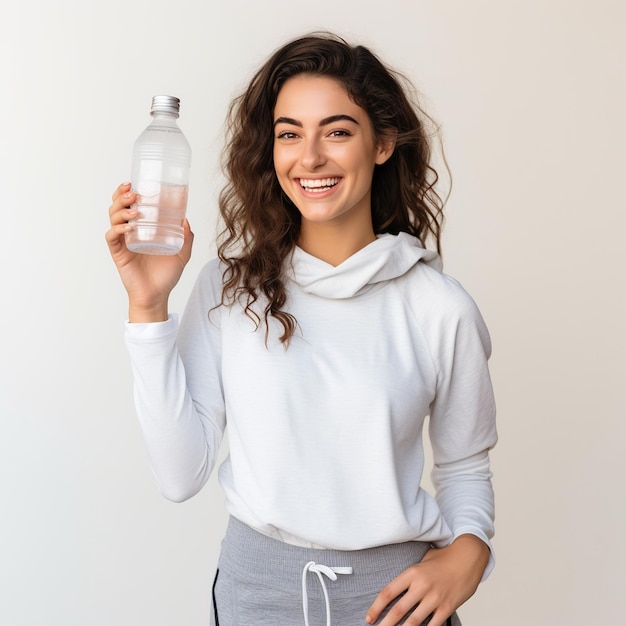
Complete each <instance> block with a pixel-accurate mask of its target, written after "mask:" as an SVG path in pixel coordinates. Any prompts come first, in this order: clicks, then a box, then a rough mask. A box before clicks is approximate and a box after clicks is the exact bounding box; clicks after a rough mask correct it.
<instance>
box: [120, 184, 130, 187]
mask: <svg viewBox="0 0 626 626" xmlns="http://www.w3.org/2000/svg"><path fill="white" fill-rule="evenodd" d="M128 185H130V183H122V187H128Z"/></svg>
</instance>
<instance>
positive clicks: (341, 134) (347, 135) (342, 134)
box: [329, 130, 350, 137]
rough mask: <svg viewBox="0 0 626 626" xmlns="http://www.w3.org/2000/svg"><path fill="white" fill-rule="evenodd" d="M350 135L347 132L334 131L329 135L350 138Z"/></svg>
mask: <svg viewBox="0 0 626 626" xmlns="http://www.w3.org/2000/svg"><path fill="white" fill-rule="evenodd" d="M349 136H350V133H349V132H348V131H347V130H333V131H331V132H330V133H329V137H349Z"/></svg>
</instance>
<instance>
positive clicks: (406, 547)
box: [218, 516, 431, 597]
mask: <svg viewBox="0 0 626 626" xmlns="http://www.w3.org/2000/svg"><path fill="white" fill-rule="evenodd" d="M430 547H431V546H430V544H428V543H425V542H421V541H408V542H405V543H398V544H390V545H385V546H379V547H374V548H366V549H364V550H331V549H317V548H303V547H301V546H295V545H292V544H288V543H284V542H282V541H279V540H277V539H273V538H271V537H268V536H266V535H263V534H262V533H260V532H258V531H256V530H254V529H252V528H250V527H249V526H248V525H247V524H244V523H243V522H241V521H239V520H238V519H236V518H234V517H232V516H231V518H230V520H229V523H228V528H227V531H226V536H225V537H224V540H223V542H222V550H221V553H220V559H219V566H218V567H219V569H220V570H222V569H224V570H228V571H229V572H230V573H231V575H232V576H234V577H236V578H239V579H240V580H241V581H242V582H245V581H246V580H248V579H254V580H255V581H257V583H258V582H261V581H263V583H262V584H263V585H265V586H267V587H274V588H279V589H282V590H284V591H289V592H293V593H299V591H300V586H301V578H302V572H303V567H305V566H306V565H307V564H308V563H310V562H313V563H315V564H318V565H321V566H325V567H327V568H351V569H352V574H351V575H349V576H342V575H339V576H338V579H337V581H336V582H333V585H332V586H333V590H334V591H335V592H336V593H338V594H340V595H341V596H344V597H346V596H352V595H359V594H364V593H369V592H371V590H372V589H381V588H382V587H384V586H385V585H386V584H387V583H389V582H390V581H391V580H392V579H393V578H395V577H396V576H397V575H398V574H399V573H400V572H402V571H404V570H405V569H407V568H408V567H410V566H411V565H415V564H416V563H419V562H420V561H421V560H422V558H423V557H424V555H425V554H426V552H427V551H428V550H429V549H430Z"/></svg>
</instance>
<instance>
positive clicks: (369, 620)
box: [365, 615, 373, 624]
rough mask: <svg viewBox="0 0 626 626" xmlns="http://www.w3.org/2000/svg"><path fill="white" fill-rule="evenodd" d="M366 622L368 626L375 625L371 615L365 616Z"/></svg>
mask: <svg viewBox="0 0 626 626" xmlns="http://www.w3.org/2000/svg"><path fill="white" fill-rule="evenodd" d="M365 621H366V622H367V623H368V624H373V622H372V618H371V617H370V616H369V615H366V616H365Z"/></svg>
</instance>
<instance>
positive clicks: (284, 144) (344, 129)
mask: <svg viewBox="0 0 626 626" xmlns="http://www.w3.org/2000/svg"><path fill="white" fill-rule="evenodd" d="M390 155H391V150H390V149H388V148H385V147H383V146H379V145H378V144H377V142H376V141H375V139H374V133H373V129H372V123H371V121H370V119H369V116H368V115H367V113H366V112H365V110H364V109H362V108H361V107H360V106H358V105H357V104H355V103H354V102H353V101H352V100H351V99H350V98H349V97H348V93H347V92H346V90H345V89H344V88H343V86H342V85H341V84H340V83H339V82H337V81H335V80H333V79H331V78H326V77H321V76H314V75H309V74H300V75H298V76H294V77H293V78H290V79H289V80H288V81H287V82H286V83H285V84H284V85H283V87H282V89H281V90H280V92H279V94H278V99H277V101H276V107H275V109H274V168H275V170H276V176H277V177H278V182H279V183H280V186H281V187H282V189H283V191H284V192H285V193H286V194H287V196H288V197H289V199H290V200H291V201H292V202H293V203H294V204H295V205H296V207H297V208H298V210H299V211H300V213H301V215H302V226H303V227H304V225H305V223H306V222H328V221H330V220H337V221H338V222H340V223H342V224H345V225H347V226H348V227H350V226H352V225H355V224H356V223H357V222H359V223H360V224H362V223H363V220H368V222H369V223H370V224H371V189H372V176H373V173H374V166H375V165H376V164H380V163H384V162H385V161H386V160H387V158H389V156H390Z"/></svg>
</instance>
